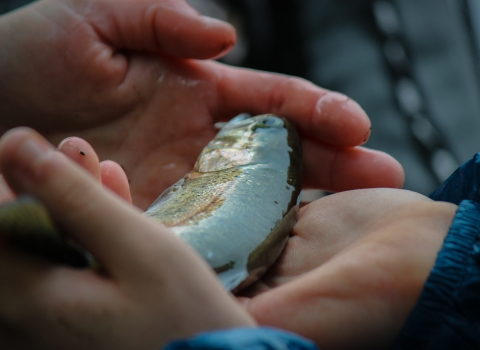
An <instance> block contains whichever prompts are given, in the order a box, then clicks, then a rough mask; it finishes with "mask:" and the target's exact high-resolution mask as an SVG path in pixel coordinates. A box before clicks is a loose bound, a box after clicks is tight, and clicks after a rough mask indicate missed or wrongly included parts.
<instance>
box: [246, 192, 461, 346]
mask: <svg viewBox="0 0 480 350" xmlns="http://www.w3.org/2000/svg"><path fill="white" fill-rule="evenodd" d="M454 210H455V208H454V206H451V205H449V204H445V203H443V204H439V203H434V202H431V201H429V200H428V199H427V198H425V197H423V196H421V195H418V194H415V193H411V192H407V191H401V190H386V189H378V190H361V191H352V192H345V193H341V194H337V195H333V196H329V197H326V198H324V199H321V200H319V201H317V202H314V203H312V204H310V205H309V206H307V207H305V208H304V209H303V210H302V212H301V214H300V217H299V221H298V223H297V225H296V227H295V229H294V235H293V237H291V238H290V240H289V242H288V244H287V248H286V250H285V252H284V254H283V255H282V257H281V259H280V260H279V261H278V262H277V263H276V265H275V266H274V267H273V268H272V269H271V271H270V272H269V273H268V274H267V275H266V276H265V277H264V278H262V280H261V281H259V282H258V283H257V284H256V285H254V286H252V287H251V288H250V289H249V290H247V291H246V292H245V293H244V297H247V298H249V299H248V302H247V310H249V311H250V312H251V313H252V314H253V315H254V316H255V317H256V318H257V320H258V321H259V322H260V323H264V324H267V325H272V326H277V327H282V328H286V329H289V330H291V331H294V332H298V333H300V334H303V335H305V336H307V337H309V338H312V339H314V340H315V341H316V342H317V343H318V344H319V345H320V346H321V348H325V349H329V348H351V347H352V346H353V345H355V346H357V347H362V346H363V347H367V348H377V347H378V348H387V347H388V346H390V345H391V343H392V341H393V340H394V339H395V336H396V335H397V334H398V332H399V330H400V327H401V325H402V324H403V323H404V321H405V319H406V317H407V315H408V313H409V312H410V310H411V308H412V307H413V305H414V303H415V300H416V299H417V298H418V294H419V292H420V290H421V288H422V286H423V283H424V281H425V279H426V277H427V275H428V272H429V271H430V269H431V267H432V266H433V262H434V261H435V257H436V254H437V252H438V250H439V249H440V247H441V244H442V241H443V238H444V236H445V234H446V232H447V231H448V226H449V223H450V221H451V218H452V217H453V213H454ZM340 325H341V326H340Z"/></svg>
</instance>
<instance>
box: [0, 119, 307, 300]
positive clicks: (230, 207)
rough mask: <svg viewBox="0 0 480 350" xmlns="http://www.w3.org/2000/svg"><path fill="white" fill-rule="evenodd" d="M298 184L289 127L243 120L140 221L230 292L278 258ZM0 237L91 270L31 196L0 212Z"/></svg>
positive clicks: (295, 139)
mask: <svg viewBox="0 0 480 350" xmlns="http://www.w3.org/2000/svg"><path fill="white" fill-rule="evenodd" d="M301 178H302V154H301V146H300V140H299V136H298V134H297V132H296V131H295V129H294V127H293V126H292V125H291V124H290V123H289V122H288V121H287V120H286V119H283V118H279V117H277V116H274V115H271V114H267V115H261V116H255V117H251V116H249V115H246V114H242V115H239V116H237V117H235V118H233V119H232V120H231V121H230V122H228V123H226V124H225V125H224V126H223V128H222V129H221V130H220V131H219V133H218V134H217V136H216V137H215V138H214V139H213V140H212V141H211V142H210V143H209V144H208V145H207V146H206V147H205V148H204V149H203V151H202V153H201V154H200V156H199V157H198V159H197V162H196V163H195V166H194V169H193V170H192V171H191V172H190V173H188V174H187V175H185V177H184V178H182V179H181V180H180V181H178V182H177V183H175V184H174V185H173V186H171V187H170V188H168V189H167V190H166V191H164V192H163V193H162V194H161V195H160V197H159V198H158V199H157V200H156V201H155V202H154V203H153V204H152V205H151V206H150V207H149V208H148V209H147V211H146V212H145V213H144V215H146V216H148V217H150V218H153V219H154V220H157V221H159V222H160V223H162V224H163V225H165V226H167V227H168V228H170V230H171V231H173V233H174V234H175V235H177V236H178V237H179V238H180V239H182V240H184V241H185V242H186V243H187V244H188V245H190V246H191V247H192V248H194V249H195V250H196V251H197V252H198V253H199V254H200V255H201V256H202V257H203V258H204V259H205V261H207V262H208V264H210V266H211V267H212V268H213V269H214V270H215V271H216V272H217V274H218V276H219V278H220V281H221V282H222V284H223V285H224V286H225V288H227V289H228V290H232V291H237V290H240V289H242V288H244V287H246V286H247V285H249V284H251V283H252V282H254V281H255V280H257V279H258V278H259V277H260V276H261V275H262V274H263V273H264V272H265V271H266V270H267V269H268V268H269V267H270V266H271V265H272V264H273V263H274V262H275V260H276V259H277V258H278V257H279V255H280V254H281V252H282V250H283V248H284V246H285V244H286V242H287V240H288V237H289V234H290V232H291V231H292V228H293V225H294V223H295V220H296V217H297V212H298V197H299V193H300V188H301ZM0 235H1V236H3V237H5V238H6V239H7V240H8V241H9V242H11V243H12V244H13V245H15V246H17V247H19V248H21V249H23V250H25V251H27V252H30V253H32V254H35V255H37V256H40V257H44V258H46V259H48V260H50V261H52V262H55V263H61V264H67V265H70V266H74V267H80V268H81V267H90V268H92V267H97V266H96V263H95V261H94V259H93V258H92V257H91V256H90V255H89V254H88V252H86V251H85V250H83V249H82V248H81V247H80V246H78V245H76V244H75V242H73V241H70V240H69V239H68V238H66V237H64V236H63V235H62V234H61V233H60V232H59V231H58V230H57V229H56V227H55V225H54V224H53V223H52V221H51V219H50V218H49V216H48V212H47V211H46V209H45V208H44V207H43V206H42V204H41V203H39V202H38V201H36V200H35V199H33V198H31V197H22V198H19V199H17V200H16V201H14V202H13V203H9V204H6V205H3V206H1V207H0Z"/></svg>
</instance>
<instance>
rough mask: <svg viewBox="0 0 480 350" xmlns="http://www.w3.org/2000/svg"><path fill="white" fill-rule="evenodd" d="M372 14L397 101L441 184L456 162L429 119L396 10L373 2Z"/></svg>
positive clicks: (393, 5)
mask: <svg viewBox="0 0 480 350" xmlns="http://www.w3.org/2000/svg"><path fill="white" fill-rule="evenodd" d="M373 15H374V18H375V21H376V24H377V28H378V30H379V32H380V33H381V36H382V38H383V54H384V56H385V58H386V61H387V62H388V64H389V66H390V69H391V71H392V74H393V77H394V79H395V87H394V89H395V91H394V95H395V98H396V102H397V104H398V105H399V107H400V110H401V111H402V113H403V115H404V116H405V117H406V119H407V121H408V125H409V130H410V133H411V135H412V136H413V138H414V139H415V140H416V143H417V144H418V148H419V151H420V152H422V154H423V156H424V158H425V160H426V162H427V164H428V167H429V169H430V171H431V173H432V174H433V175H434V176H435V178H436V179H437V180H438V182H439V183H442V182H443V181H444V180H445V179H446V178H447V177H448V176H449V175H450V174H451V173H452V172H453V171H454V170H455V169H456V168H457V167H458V165H459V162H458V160H457V159H456V157H455V156H454V155H453V153H452V152H451V151H450V150H449V148H448V146H447V144H446V142H445V138H444V137H443V135H442V132H441V131H440V130H439V129H438V127H436V125H435V123H434V121H433V120H432V117H431V114H430V112H429V111H428V106H427V103H426V101H425V99H424V97H423V95H422V93H421V89H420V88H419V86H418V84H417V83H416V81H415V79H414V77H413V74H412V69H411V64H410V60H409V57H408V50H407V47H406V45H405V40H404V38H403V36H402V23H401V21H400V16H399V14H398V10H397V8H396V6H395V4H394V3H393V2H392V1H387V0H383V1H375V2H374V3H373Z"/></svg>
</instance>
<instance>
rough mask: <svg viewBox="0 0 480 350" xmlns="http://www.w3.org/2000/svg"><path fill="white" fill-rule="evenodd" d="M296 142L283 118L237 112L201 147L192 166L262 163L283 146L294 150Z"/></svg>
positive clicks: (202, 168) (216, 167)
mask: <svg viewBox="0 0 480 350" xmlns="http://www.w3.org/2000/svg"><path fill="white" fill-rule="evenodd" d="M292 140H293V143H292V144H291V145H290V143H291V141H292ZM299 143H300V141H299V137H298V135H297V133H296V131H295V128H294V127H293V125H292V124H291V123H290V122H289V121H288V120H286V119H284V118H281V117H278V116H276V115H273V114H263V115H258V116H253V117H252V116H250V115H249V114H240V115H238V116H236V117H235V118H233V119H231V120H230V121H229V122H228V123H226V124H225V125H224V126H223V128H222V129H221V130H220V131H219V132H218V134H217V135H216V136H215V138H214V139H213V140H212V141H210V143H209V144H208V145H207V146H206V147H205V148H204V149H203V151H202V153H201V154H200V156H199V157H198V159H197V162H196V164H195V167H194V170H195V171H197V172H203V173H204V172H212V171H219V170H224V169H229V168H233V167H239V166H243V165H248V164H254V163H262V162H264V161H267V160H268V159H269V158H271V155H272V153H274V152H275V151H281V149H283V148H285V147H291V148H292V150H293V149H295V152H296V151H297V148H299ZM269 153H270V156H269V155H268V154H269Z"/></svg>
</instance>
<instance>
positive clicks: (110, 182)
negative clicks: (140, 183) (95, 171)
mask: <svg viewBox="0 0 480 350" xmlns="http://www.w3.org/2000/svg"><path fill="white" fill-rule="evenodd" d="M100 173H101V177H102V184H103V186H105V187H107V188H109V189H110V190H111V191H112V192H114V193H116V194H117V195H119V196H120V198H122V199H123V200H125V201H127V203H130V204H132V195H131V194H130V185H129V184H128V178H127V174H125V171H123V169H122V167H121V166H120V165H119V164H118V163H116V162H114V161H111V160H105V161H103V162H101V163H100Z"/></svg>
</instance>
